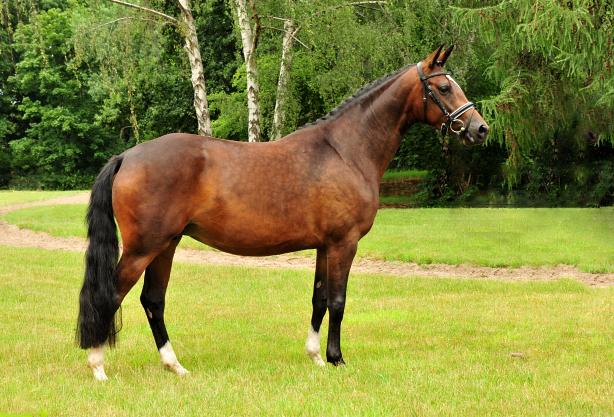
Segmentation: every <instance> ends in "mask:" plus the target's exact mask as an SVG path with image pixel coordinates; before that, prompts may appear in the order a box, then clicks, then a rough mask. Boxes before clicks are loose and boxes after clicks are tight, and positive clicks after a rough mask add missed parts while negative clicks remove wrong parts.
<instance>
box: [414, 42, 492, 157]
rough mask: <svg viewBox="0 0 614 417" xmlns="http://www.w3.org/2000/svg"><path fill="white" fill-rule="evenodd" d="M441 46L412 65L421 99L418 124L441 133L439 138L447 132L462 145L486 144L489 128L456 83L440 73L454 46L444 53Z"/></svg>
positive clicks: (444, 73) (442, 71) (446, 74)
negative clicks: (419, 121)
mask: <svg viewBox="0 0 614 417" xmlns="http://www.w3.org/2000/svg"><path fill="white" fill-rule="evenodd" d="M443 46H444V45H441V46H440V47H439V49H437V50H436V51H435V52H433V53H432V54H431V55H430V56H429V57H428V58H427V59H425V60H424V61H422V62H420V63H418V65H416V67H417V75H418V77H420V79H419V80H418V83H419V85H420V84H421V87H420V89H419V90H421V95H422V103H420V106H419V107H420V108H424V110H422V111H421V110H418V111H417V112H416V114H417V115H420V114H421V116H419V119H418V120H422V121H423V122H424V123H427V124H429V125H431V126H433V127H435V128H436V129H438V130H441V132H442V135H443V136H445V135H446V134H447V133H450V132H451V133H452V134H454V135H457V136H459V137H460V138H461V139H462V141H463V143H464V144H465V145H469V146H473V145H479V144H481V143H484V142H485V141H486V137H487V136H488V132H489V131H490V128H489V127H488V125H487V124H486V122H485V121H484V119H483V118H482V116H481V115H480V114H479V113H478V112H477V111H476V110H475V105H474V104H473V103H471V102H469V101H468V100H467V97H465V93H464V92H463V90H462V89H461V88H460V86H459V85H458V84H457V83H456V81H454V79H452V77H451V76H450V74H448V73H447V72H446V71H444V70H443V66H444V65H445V63H446V61H447V60H448V57H449V56H450V54H451V53H452V50H453V49H454V45H452V46H450V47H449V48H448V49H446V50H445V51H443Z"/></svg>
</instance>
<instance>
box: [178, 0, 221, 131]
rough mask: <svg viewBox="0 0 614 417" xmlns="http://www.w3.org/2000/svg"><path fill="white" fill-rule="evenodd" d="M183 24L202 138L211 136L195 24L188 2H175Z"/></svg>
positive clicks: (180, 0)
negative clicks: (177, 4)
mask: <svg viewBox="0 0 614 417" xmlns="http://www.w3.org/2000/svg"><path fill="white" fill-rule="evenodd" d="M177 1H178V3H179V6H180V7H179V8H180V9H181V14H182V16H183V22H184V23H185V34H184V35H185V46H184V49H185V50H186V52H187V53H188V58H189V60H190V69H191V71H192V76H191V77H190V80H191V81H192V86H193V87H194V109H195V110H196V119H197V120H198V134H199V135H203V136H211V135H212V134H213V133H212V132H211V118H210V117H209V103H208V102H207V90H206V88H205V76H204V74H203V62H202V59H201V56H200V48H199V46H198V37H197V36H196V24H195V23H194V17H192V11H191V10H190V4H189V3H188V0H177Z"/></svg>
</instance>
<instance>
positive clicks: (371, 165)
mask: <svg viewBox="0 0 614 417" xmlns="http://www.w3.org/2000/svg"><path fill="white" fill-rule="evenodd" d="M403 75H405V73H403V74H401V75H400V76H399V77H396V78H395V80H394V81H393V82H391V83H390V84H388V86H387V87H385V88H382V89H380V90H377V91H374V92H373V93H372V94H371V95H370V96H367V97H365V99H364V100H361V101H360V102H358V103H356V104H355V105H354V106H352V108H349V109H348V110H347V111H346V112H344V113H343V114H342V115H340V116H339V118H338V119H337V120H336V121H335V122H336V123H335V124H334V127H333V126H331V127H332V135H331V136H332V139H333V140H334V144H336V145H337V146H338V147H339V148H340V149H337V151H338V152H339V153H340V154H342V157H345V158H348V159H351V162H352V163H354V164H356V166H357V167H359V168H360V169H361V170H362V171H363V174H364V175H365V177H367V179H368V180H370V181H375V182H377V183H379V181H380V180H381V178H382V175H383V174H384V172H385V171H386V168H387V167H388V165H389V164H390V161H392V158H393V157H394V155H395V153H396V151H397V149H398V148H399V146H400V144H401V140H402V139H403V136H404V135H405V133H406V132H407V129H409V127H410V126H411V124H413V122H414V121H413V119H410V118H411V117H412V115H411V114H407V113H408V112H407V109H406V105H407V102H408V96H409V95H410V94H411V92H412V88H411V86H410V84H409V83H407V82H403V80H402V77H403ZM342 152H343V153H342Z"/></svg>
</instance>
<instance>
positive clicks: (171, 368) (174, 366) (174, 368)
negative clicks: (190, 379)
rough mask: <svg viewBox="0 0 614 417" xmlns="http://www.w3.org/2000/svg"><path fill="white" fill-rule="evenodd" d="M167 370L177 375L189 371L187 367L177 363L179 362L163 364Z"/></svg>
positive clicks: (186, 373) (185, 373)
mask: <svg viewBox="0 0 614 417" xmlns="http://www.w3.org/2000/svg"><path fill="white" fill-rule="evenodd" d="M164 367H165V368H166V369H167V370H168V371H171V372H174V373H176V374H177V375H188V374H189V373H190V371H188V370H187V369H185V368H184V367H183V366H181V365H180V364H179V362H177V363H175V364H172V365H165V366H164Z"/></svg>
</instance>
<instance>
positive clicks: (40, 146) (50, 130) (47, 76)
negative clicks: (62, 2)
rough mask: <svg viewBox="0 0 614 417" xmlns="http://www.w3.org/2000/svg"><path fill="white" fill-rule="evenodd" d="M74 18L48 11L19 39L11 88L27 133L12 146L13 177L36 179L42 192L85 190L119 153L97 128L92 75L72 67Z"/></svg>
mask: <svg viewBox="0 0 614 417" xmlns="http://www.w3.org/2000/svg"><path fill="white" fill-rule="evenodd" d="M72 35H73V32H72V25H71V12H70V11H61V10H59V9H50V10H48V11H43V12H41V13H40V14H38V15H37V16H36V17H35V18H34V19H33V21H32V23H29V24H26V25H23V28H22V31H20V32H17V33H16V36H15V44H14V45H13V47H14V49H15V50H16V51H17V52H18V53H19V54H20V61H19V62H18V63H17V64H16V66H15V74H14V75H12V76H10V77H9V78H8V84H9V86H11V87H12V88H13V90H14V91H16V92H17V93H18V94H19V95H20V97H21V100H20V102H19V103H18V105H17V110H18V111H19V112H21V118H22V119H23V120H24V121H25V122H26V123H27V126H28V128H27V129H26V131H25V132H24V136H23V137H21V138H18V139H14V140H11V141H10V142H9V145H10V147H11V151H12V162H11V164H12V170H13V172H14V176H17V177H18V176H21V175H34V176H39V177H40V181H39V182H38V184H37V185H36V186H37V187H39V188H55V189H69V188H74V187H78V188H85V187H87V186H89V185H90V184H91V181H92V180H93V178H95V175H96V174H97V171H98V169H99V167H100V166H101V165H102V164H103V163H104V162H105V161H106V159H108V157H109V156H110V155H111V153H112V152H113V151H114V150H115V146H114V143H113V141H112V139H111V137H110V135H109V133H108V132H106V131H105V130H104V129H102V128H101V126H100V125H98V124H96V123H95V122H94V121H95V117H94V116H95V113H94V110H93V106H92V100H91V98H90V96H89V95H88V94H87V89H86V86H85V84H86V83H87V80H88V78H89V77H88V74H87V73H86V72H84V71H79V70H82V69H83V68H79V67H75V66H73V65H72V63H71V59H72V57H73V50H72V47H71V44H70V42H68V41H69V40H70V39H71V37H72Z"/></svg>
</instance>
